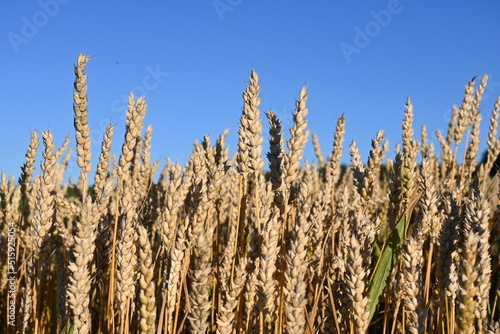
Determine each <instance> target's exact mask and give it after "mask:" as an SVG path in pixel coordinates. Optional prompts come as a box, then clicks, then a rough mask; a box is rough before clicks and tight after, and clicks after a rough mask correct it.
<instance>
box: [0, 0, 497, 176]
mask: <svg viewBox="0 0 500 334" xmlns="http://www.w3.org/2000/svg"><path fill="white" fill-rule="evenodd" d="M499 14H500V4H499V3H498V2H496V1H451V0H448V1H439V2H430V1H417V0H413V1H410V0H400V1H395V0H391V1H385V0H384V1H327V0H314V1H287V2H285V1H261V0H260V1H259V0H256V1H249V0H215V1H214V0H209V1H143V2H141V3H139V2H137V1H134V2H131V1H121V2H112V1H75V0H73V1H70V0H41V1H14V0H6V1H2V2H1V4H0V33H1V36H2V38H1V42H0V54H1V55H2V56H1V61H0V73H1V79H0V99H1V100H2V103H1V104H0V115H1V120H0V157H1V158H0V170H2V171H4V172H5V173H6V174H7V175H9V176H11V175H14V176H16V177H18V176H19V173H20V166H21V165H22V164H23V162H24V155H25V152H26V148H27V146H28V144H29V138H30V132H31V131H33V130H37V131H42V130H47V129H50V130H51V131H52V132H53V133H54V139H55V142H56V143H57V144H58V145H60V144H62V142H63V140H64V137H65V136H66V135H68V134H69V135H71V143H72V145H73V146H74V134H73V111H72V89H73V88H72V84H73V80H74V75H73V65H74V64H75V62H76V57H77V55H78V54H79V53H80V52H83V53H86V54H89V55H91V56H94V58H92V60H91V61H90V62H89V64H88V67H87V76H88V96H89V113H90V115H89V123H90V126H91V128H92V140H93V146H92V150H93V157H94V158H93V163H94V166H95V162H96V158H97V156H98V154H99V147H100V141H101V138H102V133H103V130H104V129H105V127H106V124H107V123H108V122H110V121H111V122H112V123H114V124H116V131H115V137H114V145H113V150H114V152H115V153H118V152H119V149H120V146H121V143H122V141H123V132H124V131H123V130H124V126H125V125H124V114H125V109H126V103H125V102H124V100H123V99H124V97H126V96H127V94H128V92H130V91H133V92H134V94H136V95H138V94H144V95H145V96H146V97H147V98H148V106H149V108H148V114H147V116H146V119H145V123H146V124H152V125H153V126H154V131H153V148H152V158H153V159H154V160H158V159H161V160H163V161H164V159H165V158H167V157H170V158H171V159H172V160H174V161H176V160H178V161H179V162H181V163H184V162H185V161H186V159H187V157H188V155H189V154H190V153H191V150H192V145H193V143H194V141H195V140H196V139H202V138H203V136H204V135H205V134H208V135H210V136H211V138H213V141H215V139H216V137H218V136H219V134H220V133H221V132H223V131H224V130H225V129H226V128H229V129H230V135H229V137H228V144H229V146H230V149H231V153H234V151H235V149H236V142H237V132H238V121H239V117H240V114H241V109H242V98H241V94H242V92H243V90H244V89H245V85H246V83H247V81H248V77H249V73H250V71H251V70H252V69H255V71H256V72H257V73H258V74H259V77H260V82H261V96H262V104H261V111H262V120H263V122H264V126H265V129H266V131H267V120H266V118H265V116H264V114H263V113H264V112H265V111H267V110H269V109H270V108H272V109H273V110H274V111H275V112H276V113H277V115H278V116H279V117H280V118H282V121H283V124H284V128H285V129H287V128H288V127H289V126H291V125H292V118H291V116H292V112H293V109H294V101H295V99H296V98H298V94H299V91H300V89H301V87H302V86H303V85H306V86H308V88H309V100H308V106H309V110H310V113H309V116H308V118H309V119H310V122H309V129H310V130H311V132H314V133H316V134H317V135H318V136H319V138H320V143H321V145H322V148H323V153H324V154H325V155H326V154H328V152H329V151H330V150H331V146H332V141H333V132H334V129H335V122H336V120H337V119H338V118H339V117H340V116H341V115H342V114H343V113H345V115H346V143H345V145H344V147H345V149H346V152H345V153H344V157H343V161H344V162H346V163H347V162H348V161H349V154H348V151H347V149H348V146H347V145H348V143H349V142H350V141H352V140H355V141H356V142H357V143H358V146H359V147H360V151H361V153H362V154H363V157H362V158H363V160H364V161H366V158H367V155H368V152H369V147H370V142H371V139H372V138H374V137H375V134H376V133H377V131H378V130H379V129H384V130H385V133H386V137H387V138H388V139H389V141H390V146H391V152H393V151H394V147H395V145H396V143H397V142H399V141H400V136H401V120H402V118H403V111H404V104H405V101H406V98H407V96H410V97H411V99H412V101H413V103H414V112H415V123H414V127H415V130H416V133H417V134H418V133H419V131H420V126H421V125H422V124H426V126H427V128H428V131H429V133H430V139H431V140H433V141H434V140H435V136H434V134H433V133H434V131H435V130H436V129H441V130H442V131H445V130H446V127H447V124H448V118H449V115H450V110H451V107H452V106H453V104H460V102H461V100H462V96H463V92H464V87H465V84H466V83H467V82H468V81H469V80H470V79H471V78H472V77H473V76H478V77H480V76H481V75H482V74H484V73H487V74H488V75H489V76H490V81H489V87H488V89H487V90H486V96H485V99H484V101H483V104H482V109H481V111H482V114H483V123H484V124H483V125H484V126H483V133H482V138H483V142H484V141H485V140H484V138H485V136H486V131H487V125H488V124H487V122H488V118H489V114H490V112H491V109H492V106H493V103H494V100H495V98H496V96H498V95H500V61H499V60H498V59H499V51H500V20H498V16H499ZM287 136H288V131H287ZM265 137H266V139H267V137H268V136H267V132H266V133H265ZM264 144H265V145H266V146H265V151H267V143H266V142H264ZM481 148H482V149H484V145H483V146H482V147H481ZM305 158H306V159H307V160H309V161H315V157H314V154H313V150H312V145H311V142H310V141H309V143H308V148H307V149H306V152H305ZM38 166H39V161H38V163H37V168H38ZM38 169H39V168H38ZM77 175H78V169H77V167H76V160H75V159H74V158H73V159H72V162H70V167H69V171H68V176H69V177H72V178H75V177H76V176H77Z"/></svg>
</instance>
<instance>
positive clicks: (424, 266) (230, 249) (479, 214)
mask: <svg viewBox="0 0 500 334" xmlns="http://www.w3.org/2000/svg"><path fill="white" fill-rule="evenodd" d="M88 61H89V57H88V56H87V55H84V54H80V55H79V56H78V58H77V63H76V65H75V68H74V71H75V83H74V95H73V99H74V104H73V109H74V134H75V138H76V147H75V148H74V149H75V151H76V157H77V163H78V167H79V177H78V180H77V182H76V183H72V182H66V181H65V179H66V178H65V170H66V168H67V165H68V161H69V157H70V155H71V154H72V151H73V150H72V148H71V147H69V144H68V143H69V140H66V141H65V142H64V143H63V144H62V145H61V146H59V147H58V146H56V145H55V143H54V138H53V135H52V133H51V132H50V131H42V132H33V133H32V134H31V140H30V144H29V147H28V148H27V151H26V161H25V163H24V164H23V166H22V167H21V172H20V175H19V176H14V177H10V178H9V177H8V176H6V175H4V174H2V175H1V181H0V228H1V234H0V246H1V253H0V254H1V256H0V266H1V268H2V280H1V284H2V285H1V288H2V289H1V290H0V294H1V299H0V315H1V316H0V326H1V327H0V328H1V329H0V332H2V333H37V334H44V333H46V334H49V333H64V334H69V333H119V334H128V333H151V334H152V333H165V334H173V333H221V334H222V333H227V334H230V333H500V324H499V322H498V319H499V311H500V306H499V300H498V297H499V291H500V277H499V275H500V271H499V264H500V262H499V259H500V248H499V246H500V243H499V240H500V239H499V238H500V234H499V231H500V219H499V218H500V217H499V210H498V208H499V206H498V205H499V197H500V193H499V179H498V178H497V177H496V175H495V174H494V172H492V171H493V170H494V167H495V161H496V159H497V157H498V155H499V153H500V140H499V138H498V136H497V128H498V114H499V111H500V97H499V98H498V99H497V100H496V103H495V104H494V106H493V108H492V112H491V114H490V115H488V117H489V131H488V133H487V135H484V137H487V151H486V152H485V153H484V156H483V157H482V158H481V156H480V153H479V144H480V139H479V138H480V123H481V120H482V118H483V116H482V115H481V114H480V113H479V109H480V104H481V100H482V96H483V94H484V91H485V87H486V84H487V79H488V78H487V76H486V75H484V76H483V77H482V78H481V80H478V82H476V79H473V80H472V81H471V82H469V83H468V84H467V85H466V87H465V93H464V98H463V101H462V102H461V103H460V104H459V106H457V107H454V108H453V113H452V116H451V119H450V121H449V125H448V130H447V133H440V132H439V131H437V132H436V135H437V138H438V143H432V142H429V140H428V136H427V129H426V128H425V127H422V129H419V135H418V136H417V135H416V134H415V130H414V128H413V124H412V123H413V106H412V102H411V100H410V99H408V100H407V102H406V105H405V111H404V114H403V115H402V136H401V143H400V144H399V145H398V147H397V149H396V152H395V154H394V157H395V158H394V159H390V158H389V157H388V150H389V142H388V141H387V140H386V138H385V137H384V133H383V131H379V132H378V133H377V134H376V135H375V137H374V139H373V140H372V143H371V151H370V153H369V156H368V157H367V158H366V159H363V158H362V157H361V155H360V153H359V151H358V147H357V144H356V142H351V143H349V144H348V145H346V144H345V143H344V133H345V122H346V118H347V117H345V116H342V117H340V118H339V119H338V121H337V123H336V127H335V132H334V134H332V139H333V144H332V146H331V148H330V149H329V152H330V153H329V154H328V155H327V156H326V157H324V156H323V153H322V149H321V147H320V146H319V144H318V138H317V136H315V135H314V134H313V135H312V136H311V135H310V132H309V130H308V120H307V117H308V112H309V111H308V108H307V98H308V92H307V89H306V88H302V89H301V90H300V93H299V99H298V100H297V101H296V102H295V112H294V114H293V125H292V126H291V127H290V129H289V135H285V134H284V129H282V125H281V122H280V120H279V119H278V118H277V116H276V114H275V113H273V112H272V111H268V112H266V113H261V111H260V109H259V104H260V102H261V99H260V96H259V94H260V89H261V87H260V84H259V80H258V76H257V74H256V73H255V72H253V71H252V72H251V75H250V79H249V82H248V85H247V87H246V90H245V91H244V93H243V109H242V113H241V118H240V123H239V128H238V136H239V137H238V146H237V149H236V152H235V154H234V155H233V156H230V155H229V149H228V147H227V146H226V144H225V138H226V136H227V131H226V132H224V133H222V134H221V135H220V137H219V138H217V139H216V140H212V139H211V138H209V137H208V136H205V137H204V138H203V140H202V141H201V143H199V142H196V143H195V144H194V146H193V151H192V153H191V155H190V157H189V159H188V161H187V163H186V164H185V165H184V166H181V165H179V164H176V163H173V162H171V161H170V160H168V159H167V161H166V163H165V162H154V161H151V156H150V149H151V139H152V136H153V131H152V127H151V126H145V124H144V122H143V120H144V116H145V113H146V109H147V105H146V99H145V98H144V97H139V98H137V99H136V98H134V96H132V95H130V96H129V103H128V110H127V111H126V113H127V114H126V115H127V118H126V124H125V126H126V132H125V136H124V138H123V139H121V140H120V139H117V138H114V136H113V132H114V126H113V125H111V124H110V125H108V127H107V129H106V133H105V134H104V137H103V139H102V144H101V150H100V152H98V153H99V160H98V164H97V165H96V166H94V170H95V177H94V178H93V179H91V178H90V177H89V175H90V171H91V169H92V166H91V158H92V152H91V150H90V148H91V145H92V143H91V139H90V128H89V124H88V113H89V111H88V109H87V85H86V81H87V74H86V66H87V63H88ZM263 119H264V120H265V121H266V122H269V133H267V134H266V133H263ZM310 137H312V140H311V141H312V144H313V145H314V149H315V153H316V159H315V161H316V162H315V163H308V162H304V161H303V160H304V159H303V157H302V155H303V152H304V148H305V146H306V143H307V142H308V140H309V138H310ZM286 138H288V139H286ZM265 139H267V140H265ZM113 142H114V143H113ZM112 144H113V145H119V146H117V147H121V153H120V154H119V156H117V157H115V156H114V155H113V154H112V150H111V148H112ZM434 145H439V150H437V149H436V148H435V146H434ZM344 147H348V151H347V150H345V151H344ZM38 151H41V152H42V159H41V161H37V160H36V159H37V152H38ZM437 151H439V155H438V154H437V153H436V152H437ZM346 154H349V155H350V161H351V164H350V166H345V165H343V164H341V160H342V156H343V155H346ZM264 157H266V158H267V159H264ZM365 160H366V161H365ZM160 166H162V167H161V168H160ZM157 174H159V177H156V175H157Z"/></svg>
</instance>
